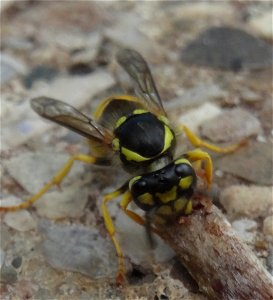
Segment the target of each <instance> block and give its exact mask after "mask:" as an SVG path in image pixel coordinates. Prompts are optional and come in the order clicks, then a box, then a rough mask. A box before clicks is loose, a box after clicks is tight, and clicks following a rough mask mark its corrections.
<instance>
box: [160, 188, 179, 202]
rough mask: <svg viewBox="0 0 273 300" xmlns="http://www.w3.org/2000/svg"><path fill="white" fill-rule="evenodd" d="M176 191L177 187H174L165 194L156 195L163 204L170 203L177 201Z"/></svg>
mask: <svg viewBox="0 0 273 300" xmlns="http://www.w3.org/2000/svg"><path fill="white" fill-rule="evenodd" d="M176 190H177V187H176V186H174V187H172V188H171V189H170V190H169V191H167V192H165V193H156V194H155V195H156V196H157V197H158V198H159V199H160V201H161V202H162V203H168V202H170V201H172V200H175V199H176Z"/></svg>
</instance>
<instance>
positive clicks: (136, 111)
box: [133, 109, 148, 115]
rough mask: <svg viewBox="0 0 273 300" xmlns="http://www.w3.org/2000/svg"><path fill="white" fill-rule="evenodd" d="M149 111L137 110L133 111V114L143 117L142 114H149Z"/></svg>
mask: <svg viewBox="0 0 273 300" xmlns="http://www.w3.org/2000/svg"><path fill="white" fill-rule="evenodd" d="M147 112H148V111H147V110H145V109H135V110H134V111H133V114H134V115H141V114H145V113H147Z"/></svg>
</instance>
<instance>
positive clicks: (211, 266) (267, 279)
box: [159, 205, 273, 300]
mask: <svg viewBox="0 0 273 300" xmlns="http://www.w3.org/2000/svg"><path fill="white" fill-rule="evenodd" d="M159 229H160V235H161V236H162V237H163V239H164V240H165V241H166V242H167V243H168V244H169V245H170V246H171V247H172V248H173V249H174V251H175V252H176V254H177V256H178V259H179V260H180V261H181V263H182V264H183V265H184V266H185V267H186V268H187V269H188V271H189V273H190V274H191V275H192V277H193V278H194V279H195V280H196V282H197V283H198V285H199V288H200V290H202V291H203V292H204V293H205V294H206V295H208V297H209V299H217V300H220V299H223V300H227V299H228V300H231V299H233V300H234V299H236V300H239V299H240V300H241V299H242V300H244V299H245V300H254V299H255V300H269V299H273V283H272V278H271V276H270V274H269V273H268V272H267V270H266V269H265V268H264V267H263V266H262V265H261V263H260V262H259V261H258V259H257V258H256V256H255V255H254V254H253V252H252V251H251V250H250V249H249V247H248V246H247V245H245V244H244V243H243V242H242V241H241V240H240V238H238V236H236V233H235V232H234V231H233V229H232V228H231V226H230V224H229V223H228V221H227V220H226V219H225V217H224V215H223V214H222V213H221V211H220V210H219V209H218V208H217V207H215V206H214V205H212V206H211V207H210V212H209V213H206V212H205V210H204V209H203V210H196V211H195V212H194V213H193V214H192V215H190V216H188V217H186V219H185V218H182V219H180V222H179V221H178V222H175V223H174V224H171V225H170V226H161V227H160V228H159Z"/></svg>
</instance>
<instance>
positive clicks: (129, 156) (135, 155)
mask: <svg viewBox="0 0 273 300" xmlns="http://www.w3.org/2000/svg"><path fill="white" fill-rule="evenodd" d="M120 150H121V153H122V154H123V155H124V156H125V157H126V160H129V161H130V160H133V161H136V162H140V161H145V160H149V159H151V158H152V157H148V158H147V157H144V156H142V155H140V154H138V153H136V152H134V151H131V150H129V149H127V148H125V147H121V149H120Z"/></svg>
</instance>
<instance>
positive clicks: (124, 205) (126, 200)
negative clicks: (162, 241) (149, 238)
mask: <svg viewBox="0 0 273 300" xmlns="http://www.w3.org/2000/svg"><path fill="white" fill-rule="evenodd" d="M131 201H132V195H131V193H130V192H129V191H127V192H126V193H125V194H124V195H123V198H122V200H121V202H120V207H121V209H122V210H123V211H124V212H125V214H126V215H127V216H128V217H129V218H130V219H132V220H133V221H135V222H136V223H138V224H140V225H142V226H146V221H145V220H144V219H143V218H142V217H141V216H139V215H138V214H136V213H135V212H133V211H131V210H129V209H127V206H128V205H129V203H130V202H131ZM151 230H152V231H153V232H154V233H156V234H158V235H159V232H158V230H157V229H156V228H154V227H152V228H151Z"/></svg>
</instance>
